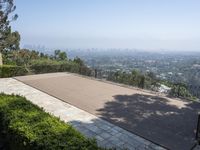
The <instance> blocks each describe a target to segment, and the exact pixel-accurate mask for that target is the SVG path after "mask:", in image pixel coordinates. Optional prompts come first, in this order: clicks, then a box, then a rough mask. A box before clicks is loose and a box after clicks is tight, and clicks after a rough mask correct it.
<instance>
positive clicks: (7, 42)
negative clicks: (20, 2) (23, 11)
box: [0, 0, 20, 65]
mask: <svg viewBox="0 0 200 150" xmlns="http://www.w3.org/2000/svg"><path fill="white" fill-rule="evenodd" d="M15 9H16V6H15V5H14V2H13V0H0V65H2V64H3V61H2V53H4V52H6V51H9V50H16V49H18V48H19V41H20V35H19V33H18V32H12V31H11V26H10V22H11V21H14V20H16V19H17V18H18V15H17V14H15V15H12V16H10V15H11V14H12V13H13V12H14V11H15Z"/></svg>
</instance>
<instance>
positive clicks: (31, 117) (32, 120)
mask: <svg viewBox="0 0 200 150" xmlns="http://www.w3.org/2000/svg"><path fill="white" fill-rule="evenodd" d="M0 133H1V134H2V135H3V136H4V137H5V141H6V142H7V145H8V149H10V150H61V149H62V150H79V149H80V150H81V149H84V150H100V149H101V148H99V147H98V146H97V144H96V141H95V140H93V139H88V138H85V137H84V136H83V135H82V134H81V133H79V132H78V131H77V130H75V129H74V128H73V127H72V126H70V125H68V124H66V123H64V122H62V121H60V120H59V119H58V118H56V117H53V116H51V115H50V114H48V113H46V112H44V111H43V110H42V109H41V108H39V107H38V106H36V105H34V104H32V103H31V102H29V101H27V100H26V99H25V98H24V97H21V96H17V95H5V94H0Z"/></svg>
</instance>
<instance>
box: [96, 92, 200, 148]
mask: <svg viewBox="0 0 200 150" xmlns="http://www.w3.org/2000/svg"><path fill="white" fill-rule="evenodd" d="M179 102H181V103H180V104H179V107H178V106H176V105H174V104H172V103H171V101H170V99H168V98H164V97H158V96H152V95H142V94H133V95H115V96H114V100H113V101H109V102H107V103H106V104H105V106H104V108H102V109H99V110H98V116H100V117H101V118H102V119H104V120H107V121H109V122H111V123H113V124H115V125H118V126H120V127H122V128H124V129H126V130H128V131H131V132H133V133H135V134H138V135H140V136H142V137H144V138H146V139H149V140H151V141H153V142H156V143H158V144H161V145H163V146H165V147H167V148H169V149H175V150H188V149H190V148H191V147H192V145H193V144H194V142H195V130H196V124H197V118H198V117H197V114H198V111H199V110H200V103H197V102H187V101H179Z"/></svg>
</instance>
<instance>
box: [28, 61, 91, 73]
mask: <svg viewBox="0 0 200 150" xmlns="http://www.w3.org/2000/svg"><path fill="white" fill-rule="evenodd" d="M30 69H31V70H32V71H33V72H34V73H36V74H37V73H50V72H65V71H67V72H73V73H80V74H83V75H90V74H91V70H90V69H89V68H87V67H86V66H81V65H80V64H78V63H76V62H74V61H56V60H51V59H42V60H36V61H32V63H31V65H30Z"/></svg>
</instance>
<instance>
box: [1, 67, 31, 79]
mask: <svg viewBox="0 0 200 150" xmlns="http://www.w3.org/2000/svg"><path fill="white" fill-rule="evenodd" d="M27 73H28V71H27V70H26V68H25V67H23V66H11V65H3V66H0V77H1V78H7V77H13V76H22V75H26V74H27Z"/></svg>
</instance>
